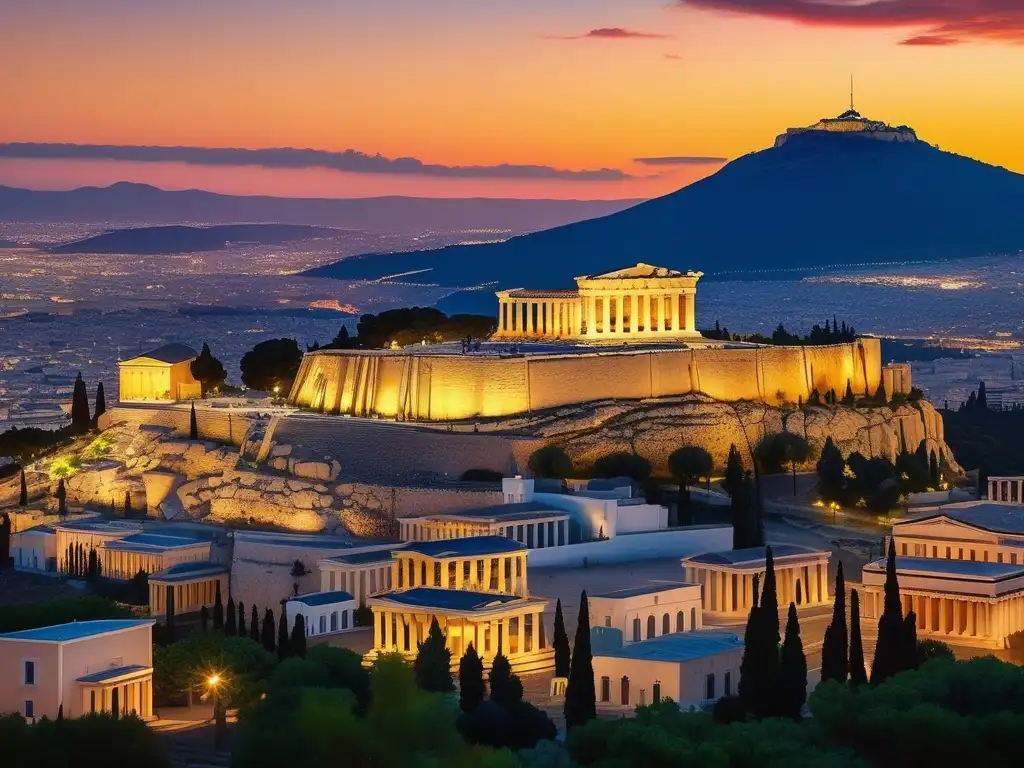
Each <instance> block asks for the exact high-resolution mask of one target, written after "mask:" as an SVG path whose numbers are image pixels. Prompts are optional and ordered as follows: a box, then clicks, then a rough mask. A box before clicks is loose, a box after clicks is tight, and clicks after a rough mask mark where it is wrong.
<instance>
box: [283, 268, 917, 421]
mask: <svg viewBox="0 0 1024 768" xmlns="http://www.w3.org/2000/svg"><path fill="white" fill-rule="evenodd" d="M700 277H701V275H700V273H699V272H686V273H683V272H679V271H675V270H671V269H667V268H664V267H654V266H651V265H648V264H642V263H641V264H637V265H636V266H634V267H627V268H625V269H619V270H614V271H612V272H606V273H601V274H596V275H589V276H586V277H580V278H577V280H576V283H577V288H576V289H575V290H571V289H570V290H554V291H538V290H509V291H500V292H499V293H498V300H499V320H498V329H497V332H496V333H495V334H494V336H493V337H492V339H491V340H490V341H488V342H484V343H481V344H479V345H472V346H470V347H469V348H466V346H464V345H460V344H452V343H449V344H437V345H424V346H413V347H408V348H405V349H402V350H391V351H364V350H356V351H350V350H322V351H316V352H311V353H308V354H307V355H306V356H305V358H304V359H303V362H302V366H301V368H300V369H299V374H298V376H297V377H296V379H295V383H294V386H293V387H292V391H291V396H290V399H291V401H292V402H293V403H294V404H295V405H298V406H301V407H305V408H310V409H312V410H315V411H318V412H321V413H341V414H349V415H352V416H380V417H386V418H396V419H399V420H403V421H449V420H458V419H470V418H475V417H484V418H486V417H502V416H513V415H516V414H523V413H531V412H535V411H539V410H544V409H549V408H557V407H561V406H567V405H576V404H580V403H586V402H590V401H599V400H607V399H616V400H644V399H649V398H658V397H667V396H678V395H686V394H691V393H701V394H703V395H706V396H707V397H709V398H712V399H714V400H717V401H721V402H736V401H755V402H760V403H765V404H780V403H783V402H797V401H798V400H804V401H806V400H807V399H808V398H809V397H810V396H811V393H812V392H813V391H814V390H817V391H818V392H819V393H825V392H828V391H829V390H833V389H834V390H835V391H836V392H837V393H844V392H845V391H846V388H847V385H849V386H850V387H851V388H852V390H853V392H854V393H856V394H859V395H865V394H873V393H874V392H875V391H876V390H877V389H878V386H879V384H880V382H881V381H882V377H883V369H882V362H881V351H880V345H879V341H878V339H874V338H859V339H856V340H855V341H853V342H850V343H846V344H835V345H831V346H821V347H809V346H799V347H778V346H762V345H757V344H747V343H739V342H721V341H711V340H708V339H705V338H703V337H702V336H701V335H700V334H699V333H698V332H697V330H696V327H695V325H694V311H695V304H696V292H697V288H696V286H697V282H698V280H699V279H700ZM885 383H886V391H887V392H889V393H895V392H901V391H907V390H909V386H910V383H909V374H908V373H906V372H903V371H902V369H901V371H900V375H898V376H896V377H895V378H894V377H893V375H892V373H891V372H890V373H889V375H888V378H887V380H886V382H885Z"/></svg>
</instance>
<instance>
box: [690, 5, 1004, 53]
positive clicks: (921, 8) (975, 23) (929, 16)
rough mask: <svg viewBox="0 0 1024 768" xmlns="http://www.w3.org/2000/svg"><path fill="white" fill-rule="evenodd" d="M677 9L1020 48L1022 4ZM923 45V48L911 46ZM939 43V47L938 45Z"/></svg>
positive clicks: (931, 42) (929, 41)
mask: <svg viewBox="0 0 1024 768" xmlns="http://www.w3.org/2000/svg"><path fill="white" fill-rule="evenodd" d="M675 2H676V4H677V5H678V6H679V7H690V8H700V9H704V10H710V11H723V12H726V13H738V14H744V15H748V16H762V17H766V18H772V19H784V20H788V21H794V22H798V23H802V24H816V25H824V26H837V27H878V28H889V27H915V28H917V29H919V30H920V32H919V33H918V34H916V35H912V36H911V37H909V38H907V40H904V41H903V42H904V44H908V45H951V44H953V42H954V41H956V42H959V41H981V40H988V41H994V42H1006V43H1024V4H1022V2H1021V0H829V1H828V2H825V1H823V0H675ZM911 40H916V41H921V40H925V41H927V42H915V43H910V42H909V41H911ZM939 40H941V41H942V42H937V41H939Z"/></svg>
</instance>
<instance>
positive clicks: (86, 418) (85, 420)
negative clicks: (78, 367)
mask: <svg viewBox="0 0 1024 768" xmlns="http://www.w3.org/2000/svg"><path fill="white" fill-rule="evenodd" d="M91 427H92V416H91V415H90V414H89V393H88V392H86V390H85V382H84V381H82V374H81V373H79V374H78V376H77V377H76V378H75V388H74V390H73V391H72V393H71V431H72V432H73V433H74V434H76V435H84V434H85V433H86V432H88V431H89V429H90V428H91Z"/></svg>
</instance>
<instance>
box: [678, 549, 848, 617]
mask: <svg viewBox="0 0 1024 768" xmlns="http://www.w3.org/2000/svg"><path fill="white" fill-rule="evenodd" d="M685 573H686V581H687V582H689V583H692V584H700V585H701V586H702V593H703V594H702V597H703V606H704V610H706V611H709V612H711V613H735V614H747V613H749V612H750V608H751V606H752V604H753V596H754V577H755V576H757V578H758V585H759V587H758V588H759V589H760V590H763V589H764V571H761V572H757V571H750V570H742V571H741V570H739V569H729V568H712V567H703V566H699V565H687V566H686V567H685ZM775 583H776V593H777V594H778V600H779V605H780V606H783V607H784V606H786V605H789V603H796V604H797V606H799V607H804V606H810V605H823V604H825V603H828V602H829V601H830V600H831V598H830V597H829V593H828V561H825V562H817V563H810V564H807V565H793V566H790V567H785V566H779V565H778V564H776V566H775Z"/></svg>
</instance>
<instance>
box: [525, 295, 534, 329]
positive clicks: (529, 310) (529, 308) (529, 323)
mask: <svg viewBox="0 0 1024 768" xmlns="http://www.w3.org/2000/svg"><path fill="white" fill-rule="evenodd" d="M525 306H526V325H525V326H524V328H525V330H526V333H527V335H530V336H532V335H533V328H534V325H533V306H534V304H533V302H532V301H527V302H526V303H525Z"/></svg>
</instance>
